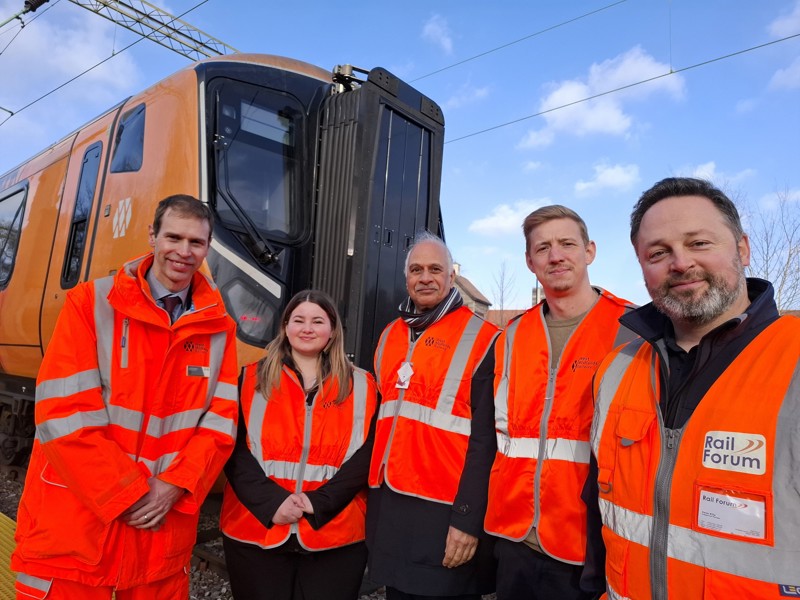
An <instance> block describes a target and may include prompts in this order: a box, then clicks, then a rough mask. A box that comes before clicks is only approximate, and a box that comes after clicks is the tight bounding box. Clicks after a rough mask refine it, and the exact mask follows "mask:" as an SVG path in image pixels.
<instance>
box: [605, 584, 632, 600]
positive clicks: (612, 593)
mask: <svg viewBox="0 0 800 600" xmlns="http://www.w3.org/2000/svg"><path fill="white" fill-rule="evenodd" d="M606 592H608V595H607V597H608V600H631V599H630V598H628V597H627V596H623V595H622V594H618V593H617V591H616V590H615V589H614V588H612V587H611V586H610V585H608V581H606Z"/></svg>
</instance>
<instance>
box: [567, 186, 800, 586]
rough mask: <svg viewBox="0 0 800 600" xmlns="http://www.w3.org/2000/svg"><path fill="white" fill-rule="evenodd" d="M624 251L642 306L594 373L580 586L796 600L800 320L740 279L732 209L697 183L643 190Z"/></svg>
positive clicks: (743, 239)
mask: <svg viewBox="0 0 800 600" xmlns="http://www.w3.org/2000/svg"><path fill="white" fill-rule="evenodd" d="M631 241H632V242H633V246H634V249H635V251H636V255H637V258H638V260H639V263H640V265H641V267H642V272H643V275H644V279H645V284H646V285H647V289H648V292H649V293H650V295H651V297H652V298H653V302H652V303H651V304H648V305H645V306H643V307H641V308H640V309H637V310H635V311H632V312H630V313H628V314H626V315H624V316H623V317H622V318H621V319H620V322H621V323H622V324H624V325H625V326H627V327H628V328H630V329H631V330H633V331H635V332H636V333H638V334H639V335H640V336H641V338H640V339H638V340H635V341H633V342H630V343H629V344H627V345H625V346H622V347H621V348H620V349H617V350H616V351H614V352H612V353H611V354H610V355H609V356H608V357H607V358H606V359H605V361H604V362H603V364H602V365H601V366H600V368H599V369H598V371H597V374H596V375H595V380H594V397H595V415H594V421H593V424H592V434H591V444H592V451H593V453H594V458H595V460H596V462H593V465H592V466H593V474H594V477H592V475H590V484H592V485H590V486H587V490H585V497H587V498H589V497H592V496H593V497H594V499H595V500H597V503H596V504H594V503H590V518H589V521H590V522H589V534H588V536H589V542H588V549H587V557H586V558H587V560H586V564H587V567H586V569H585V571H584V577H583V580H582V584H583V585H584V587H585V589H593V591H596V592H601V591H603V590H604V591H606V592H607V596H608V597H609V598H629V599H631V600H639V599H643V598H653V599H665V600H666V599H668V598H674V599H681V600H682V599H692V598H717V597H723V596H724V597H732V598H744V597H747V598H776V599H777V598H784V597H787V596H789V597H791V596H793V595H794V596H797V592H796V590H797V589H798V587H797V585H798V583H800V582H799V581H798V578H797V556H798V552H800V520H798V518H797V515H798V514H800V491H799V490H800V485H798V479H797V472H798V467H799V466H800V465H798V460H799V459H798V457H800V403H799V402H798V397H799V396H800V369H798V359H799V358H800V320H798V319H797V318H794V317H779V315H778V310H777V307H776V305H775V301H774V299H773V289H772V285H771V284H770V283H769V282H767V281H763V280H760V279H745V276H744V268H745V267H746V266H747V265H748V264H749V261H750V246H749V242H748V239H747V236H746V235H745V234H744V232H743V231H742V226H741V222H740V219H739V215H738V212H737V211H736V207H735V206H734V205H733V203H732V202H731V201H730V199H728V198H727V197H726V196H725V194H724V193H722V192H721V191H720V190H719V189H717V188H715V187H714V186H713V185H711V184H710V183H709V182H707V181H703V180H698V179H691V178H669V179H665V180H663V181H661V182H659V183H657V184H656V185H655V186H653V187H652V188H651V189H650V190H648V191H646V192H645V193H644V194H643V195H642V196H641V198H640V199H639V202H638V203H637V204H636V206H635V207H634V210H633V214H632V215H631ZM591 488H593V489H591ZM601 516H602V517H601ZM601 518H602V542H601V541H600V519H601ZM603 542H605V552H606V558H605V581H603V568H602V566H601V565H602V562H603Z"/></svg>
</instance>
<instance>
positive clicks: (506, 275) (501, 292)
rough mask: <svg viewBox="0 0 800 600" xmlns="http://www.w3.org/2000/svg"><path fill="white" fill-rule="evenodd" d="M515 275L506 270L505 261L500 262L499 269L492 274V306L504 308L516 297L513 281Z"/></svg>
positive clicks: (498, 308)
mask: <svg viewBox="0 0 800 600" xmlns="http://www.w3.org/2000/svg"><path fill="white" fill-rule="evenodd" d="M515 281H516V277H515V276H514V274H513V273H511V272H510V271H509V270H508V266H507V265H506V261H503V262H502V263H500V269H499V270H498V271H497V273H496V274H495V276H494V285H493V286H492V292H493V295H494V306H495V307H497V310H506V309H507V308H508V307H509V306H510V305H511V303H512V302H514V300H515V298H516V295H517V294H516V292H514V283H515Z"/></svg>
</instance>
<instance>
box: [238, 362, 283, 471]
mask: <svg viewBox="0 0 800 600" xmlns="http://www.w3.org/2000/svg"><path fill="white" fill-rule="evenodd" d="M283 370H287V369H286V367H285V366H284V367H283ZM257 373H258V370H257V369H256V374H257ZM287 373H288V370H287ZM290 376H291V375H290ZM242 400H244V398H243V399H242ZM266 413H267V398H266V397H265V396H264V394H263V393H261V392H259V391H257V390H256V389H255V386H253V396H252V399H251V402H250V412H249V413H248V414H246V415H244V419H245V423H246V424H247V439H248V440H249V441H250V453H251V454H252V455H253V456H255V457H256V460H257V461H258V464H260V465H261V469H262V470H265V467H264V449H263V448H262V447H261V433H262V432H263V430H264V416H265V415H266ZM265 472H266V471H265Z"/></svg>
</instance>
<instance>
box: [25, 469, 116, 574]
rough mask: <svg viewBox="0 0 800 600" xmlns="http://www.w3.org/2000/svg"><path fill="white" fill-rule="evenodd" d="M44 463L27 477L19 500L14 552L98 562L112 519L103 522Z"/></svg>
mask: <svg viewBox="0 0 800 600" xmlns="http://www.w3.org/2000/svg"><path fill="white" fill-rule="evenodd" d="M43 463H44V465H43V467H42V468H41V471H40V475H39V477H38V478H36V479H31V478H29V482H28V484H26V489H25V493H24V494H23V496H22V501H21V502H20V506H19V516H18V519H19V527H18V529H19V531H20V534H19V535H18V536H17V539H18V541H19V545H18V548H17V551H18V552H19V554H20V556H22V557H23V558H28V559H42V558H47V559H57V558H59V557H61V558H64V559H67V560H69V559H72V560H77V561H79V562H81V563H84V564H86V565H97V564H98V563H99V562H100V560H101V559H102V557H103V551H104V548H105V545H106V540H107V539H108V536H109V533H110V531H111V527H112V523H113V522H112V523H109V524H104V523H103V522H102V521H101V520H100V519H99V518H98V517H97V516H95V514H94V513H93V512H92V511H91V510H89V509H88V508H86V506H84V505H83V504H82V503H81V501H80V500H78V499H77V498H76V496H75V494H73V493H72V492H71V491H70V490H69V488H68V487H67V486H66V484H65V483H64V481H63V480H62V479H61V477H60V476H59V475H58V473H56V471H55V470H54V469H53V468H52V467H51V466H50V463H49V462H46V461H43ZM65 565H68V562H67V563H65Z"/></svg>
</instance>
